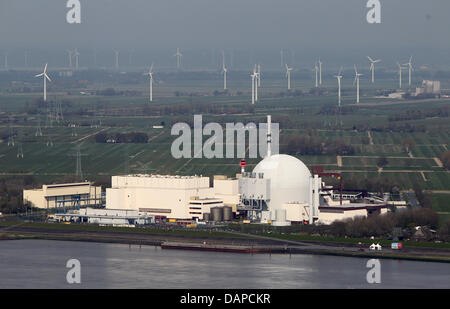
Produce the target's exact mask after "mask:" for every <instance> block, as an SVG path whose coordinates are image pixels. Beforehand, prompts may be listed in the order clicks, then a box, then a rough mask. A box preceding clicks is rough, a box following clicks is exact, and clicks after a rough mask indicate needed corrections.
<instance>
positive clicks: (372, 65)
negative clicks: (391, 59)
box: [367, 56, 381, 84]
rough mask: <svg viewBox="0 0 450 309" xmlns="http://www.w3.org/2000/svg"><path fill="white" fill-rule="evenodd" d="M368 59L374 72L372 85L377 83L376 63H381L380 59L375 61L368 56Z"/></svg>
mask: <svg viewBox="0 0 450 309" xmlns="http://www.w3.org/2000/svg"><path fill="white" fill-rule="evenodd" d="M367 59H369V61H370V70H371V71H372V84H373V83H374V82H375V63H378V62H380V61H381V60H380V59H377V60H373V59H372V58H370V57H369V56H367Z"/></svg>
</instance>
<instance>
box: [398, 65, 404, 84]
mask: <svg viewBox="0 0 450 309" xmlns="http://www.w3.org/2000/svg"><path fill="white" fill-rule="evenodd" d="M397 66H398V85H399V87H400V89H402V70H403V67H402V65H401V64H400V63H398V62H397Z"/></svg>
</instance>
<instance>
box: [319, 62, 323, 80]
mask: <svg viewBox="0 0 450 309" xmlns="http://www.w3.org/2000/svg"><path fill="white" fill-rule="evenodd" d="M322 63H323V62H322V61H321V60H320V58H319V85H322Z"/></svg>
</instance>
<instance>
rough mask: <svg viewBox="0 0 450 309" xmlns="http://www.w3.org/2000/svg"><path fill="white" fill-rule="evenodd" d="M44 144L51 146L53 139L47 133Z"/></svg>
mask: <svg viewBox="0 0 450 309" xmlns="http://www.w3.org/2000/svg"><path fill="white" fill-rule="evenodd" d="M46 145H47V147H53V141H52V137H51V136H50V135H47V143H46Z"/></svg>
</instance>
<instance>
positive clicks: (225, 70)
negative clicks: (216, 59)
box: [222, 63, 228, 90]
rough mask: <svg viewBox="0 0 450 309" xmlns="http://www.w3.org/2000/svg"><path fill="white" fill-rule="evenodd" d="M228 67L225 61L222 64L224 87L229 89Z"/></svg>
mask: <svg viewBox="0 0 450 309" xmlns="http://www.w3.org/2000/svg"><path fill="white" fill-rule="evenodd" d="M227 72H228V70H227V68H226V67H225V63H223V64H222V73H223V89H224V90H226V89H227Z"/></svg>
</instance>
